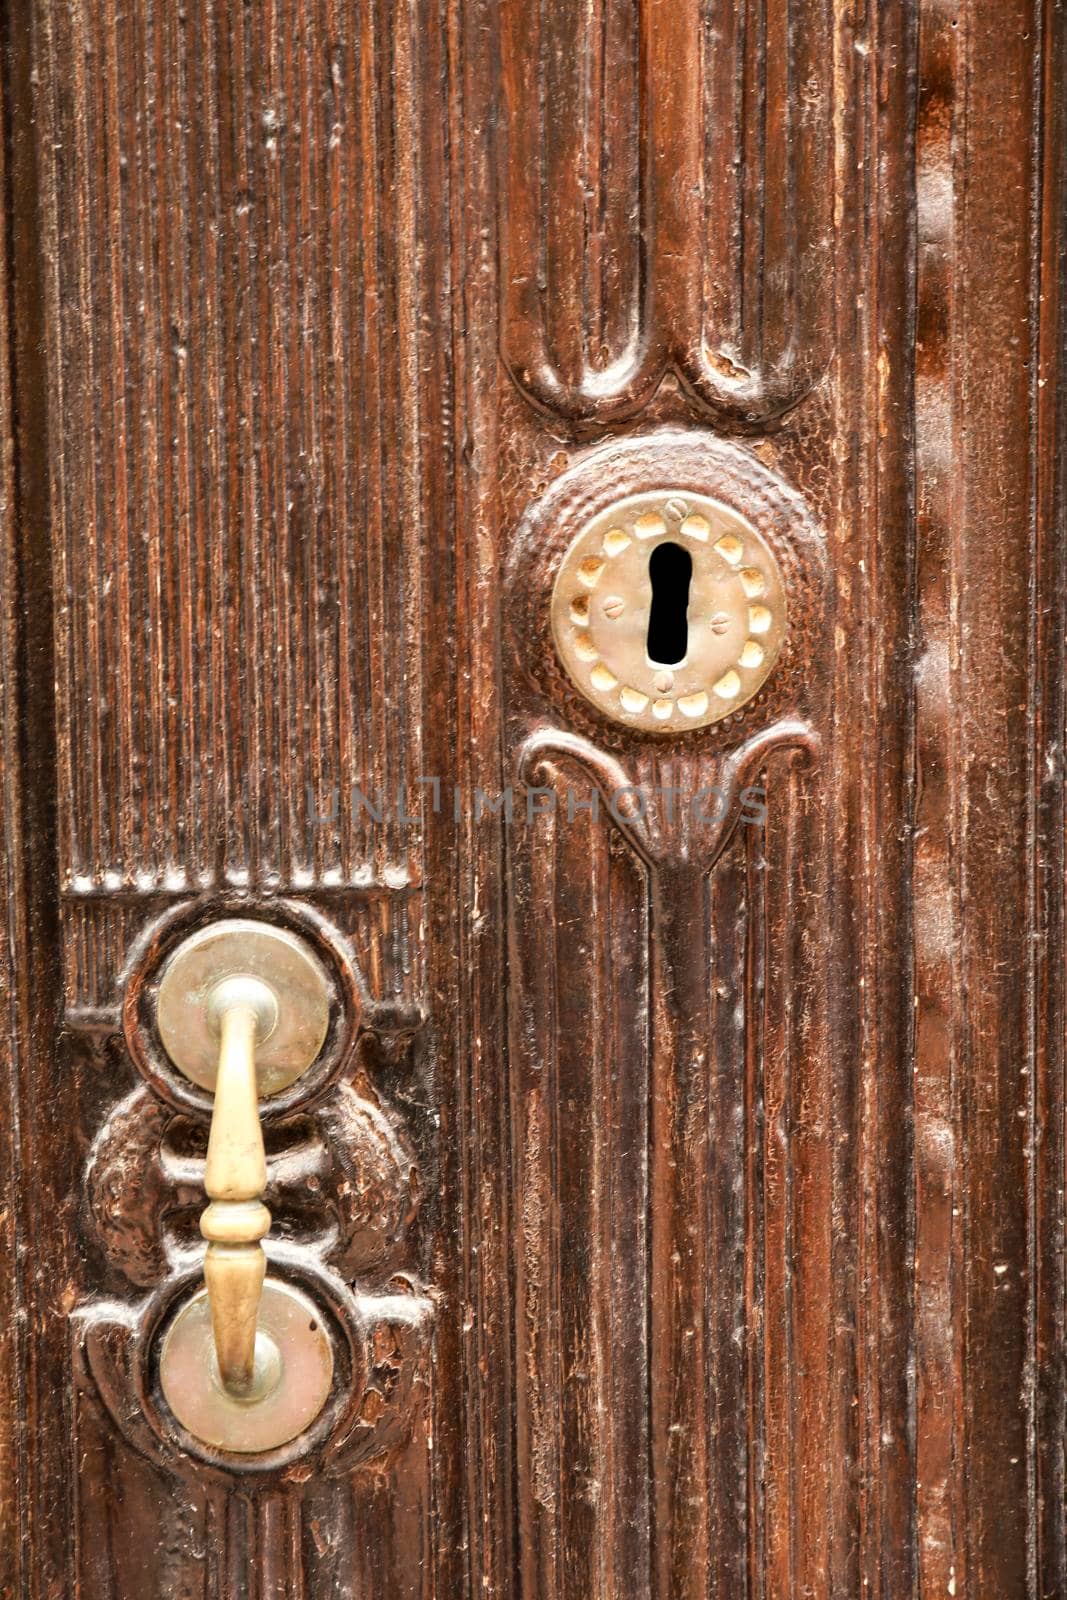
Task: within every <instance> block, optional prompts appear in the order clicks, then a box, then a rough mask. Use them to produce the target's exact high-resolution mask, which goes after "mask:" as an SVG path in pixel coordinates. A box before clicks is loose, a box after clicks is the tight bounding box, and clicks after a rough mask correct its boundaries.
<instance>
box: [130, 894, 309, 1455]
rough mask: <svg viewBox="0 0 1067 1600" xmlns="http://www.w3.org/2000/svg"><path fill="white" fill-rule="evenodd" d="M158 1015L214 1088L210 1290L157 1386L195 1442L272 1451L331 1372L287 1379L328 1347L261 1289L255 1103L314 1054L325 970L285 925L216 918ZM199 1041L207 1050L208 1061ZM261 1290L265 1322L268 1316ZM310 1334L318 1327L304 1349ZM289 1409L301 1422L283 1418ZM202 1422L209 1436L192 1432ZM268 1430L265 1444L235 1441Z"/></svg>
mask: <svg viewBox="0 0 1067 1600" xmlns="http://www.w3.org/2000/svg"><path fill="white" fill-rule="evenodd" d="M157 1019H158V1024H159V1031H160V1037H161V1039H162V1041H163V1044H164V1047H165V1048H166V1050H167V1053H168V1054H169V1055H170V1057H171V1059H172V1061H173V1062H174V1064H175V1065H176V1066H177V1067H178V1068H179V1069H180V1070H181V1071H182V1072H183V1073H185V1074H186V1075H187V1076H188V1077H190V1078H192V1079H193V1080H194V1081H195V1082H198V1083H201V1084H204V1085H205V1086H206V1087H214V1090H215V1105H214V1110H213V1113H212V1118H211V1132H210V1135H209V1138H208V1150H207V1164H206V1167H205V1174H204V1187H205V1190H206V1192H207V1195H208V1199H209V1202H210V1203H209V1205H208V1206H207V1208H206V1210H205V1211H204V1213H203V1215H202V1217H201V1219H200V1231H201V1233H202V1234H203V1236H204V1238H205V1239H206V1240H207V1241H208V1243H207V1252H206V1255H205V1259H204V1279H205V1283H206V1290H205V1291H204V1292H203V1293H202V1294H201V1295H198V1296H196V1297H195V1299H194V1300H193V1301H191V1302H190V1304H189V1305H188V1306H187V1307H185V1308H184V1310H183V1311H182V1312H181V1313H180V1314H179V1316H178V1318H177V1319H176V1320H175V1323H174V1325H173V1327H172V1330H171V1333H170V1335H169V1336H168V1338H167V1340H166V1342H165V1345H164V1349H163V1353H162V1358H161V1377H162V1383H163V1389H164V1393H165V1395H166V1397H167V1401H168V1403H169V1404H170V1406H171V1409H172V1410H173V1411H174V1414H175V1416H177V1417H178V1419H179V1421H181V1422H183V1423H184V1425H185V1426H186V1427H188V1428H189V1430H190V1432H192V1433H195V1434H196V1435H197V1437H198V1438H201V1439H205V1440H208V1438H209V1434H210V1440H209V1442H212V1443H215V1444H218V1445H220V1447H222V1448H225V1449H230V1450H237V1451H241V1450H246V1449H256V1450H258V1449H267V1448H271V1446H272V1445H277V1444H280V1443H283V1442H284V1441H285V1440H287V1439H289V1438H292V1437H293V1435H294V1433H296V1432H299V1431H300V1430H301V1429H302V1428H304V1427H306V1426H307V1424H308V1423H309V1422H310V1421H312V1420H313V1418H314V1417H315V1416H316V1415H317V1414H318V1412H319V1410H320V1409H321V1407H322V1404H323V1401H324V1400H325V1396H326V1393H327V1392H328V1388H329V1384H328V1381H327V1384H326V1388H325V1389H322V1387H321V1384H319V1383H318V1382H315V1383H313V1384H312V1385H311V1387H310V1388H308V1389H306V1391H305V1390H303V1389H301V1392H300V1393H296V1392H294V1386H296V1388H301V1386H302V1385H303V1384H304V1379H305V1377H306V1375H307V1373H309V1372H310V1373H311V1374H312V1375H321V1373H322V1372H323V1370H324V1368H325V1366H330V1367H331V1368H332V1356H331V1355H330V1352H329V1341H328V1339H327V1338H326V1335H325V1333H324V1332H323V1331H322V1329H321V1327H319V1326H318V1325H317V1322H316V1325H315V1326H314V1327H312V1326H310V1325H309V1326H308V1327H302V1325H301V1320H300V1318H299V1317H297V1318H296V1320H295V1322H294V1321H293V1319H292V1318H291V1317H290V1316H288V1314H287V1313H286V1315H281V1313H280V1312H279V1310H278V1308H279V1306H280V1305H282V1301H284V1306H285V1307H287V1306H288V1305H289V1301H287V1300H285V1299H284V1297H285V1295H288V1294H289V1292H290V1291H289V1290H288V1289H287V1287H286V1286H284V1285H281V1284H277V1283H272V1282H267V1283H266V1285H265V1281H264V1280H265V1278H266V1265H267V1263H266V1257H265V1255H264V1252H263V1247H262V1244H261V1243H260V1241H261V1240H262V1238H263V1237H264V1235H265V1234H266V1233H267V1232H268V1231H269V1229H270V1212H269V1211H268V1210H267V1208H266V1206H265V1205H264V1204H263V1193H264V1190H265V1188H266V1183H267V1165H266V1155H265V1151H264V1146H263V1132H262V1128H261V1125H260V1118H259V1105H258V1101H259V1094H260V1092H261V1091H262V1092H265V1093H271V1092H273V1093H277V1092H278V1091H279V1090H281V1089H283V1088H286V1087H288V1085H289V1084H291V1083H292V1082H294V1081H295V1080H296V1079H297V1078H298V1077H299V1076H300V1074H301V1073H302V1072H304V1071H306V1070H307V1068H308V1067H309V1066H310V1065H311V1063H312V1062H313V1061H314V1060H315V1057H316V1056H317V1055H318V1052H319V1050H320V1049H321V1047H322V1043H323V1040H324V1038H325V1036H326V1029H327V1023H328V1020H329V987H328V983H327V979H326V976H325V973H324V972H323V970H322V968H321V967H320V965H319V963H318V961H317V960H316V959H315V957H314V956H313V955H312V954H311V953H310V951H308V950H307V949H306V948H305V946H304V945H303V944H302V943H301V942H300V941H299V940H298V939H296V938H295V937H294V936H293V935H292V934H290V933H287V932H286V931H285V930H283V929H279V928H276V927H273V926H272V925H270V924H268V923H259V922H253V921H251V920H244V919H232V920H230V921H227V922H219V923H215V924H213V925H212V926H211V927H208V928H205V929H201V930H200V931H199V932H198V933H196V934H194V935H193V936H192V937H191V938H190V939H188V940H187V941H186V942H185V943H184V944H183V945H181V946H180V947H179V949H178V950H177V951H176V952H175V954H174V955H173V957H172V958H171V960H170V961H169V962H168V964H167V966H166V968H165V969H164V972H163V976H162V978H161V980H160V985H159V996H158V1001H157ZM207 1041H211V1042H212V1043H213V1046H214V1048H213V1051H212V1056H213V1062H212V1064H211V1065H209V1058H208V1056H207V1054H206V1042H207ZM264 1077H266V1079H267V1083H266V1084H264V1082H263V1078H264ZM293 1292H294V1293H295V1291H293ZM279 1295H281V1296H282V1301H279V1298H278V1297H279ZM268 1297H269V1303H270V1305H272V1306H274V1308H275V1315H274V1316H273V1322H272V1321H271V1319H267V1321H266V1322H265V1321H264V1316H263V1308H264V1307H265V1306H266V1305H267V1304H268ZM205 1317H206V1318H207V1323H205V1322H204V1318H205ZM279 1319H280V1320H279ZM202 1324H203V1326H207V1325H208V1324H209V1325H210V1348H207V1347H205V1350H204V1352H203V1354H204V1357H205V1358H204V1360H203V1362H202V1363H201V1365H200V1367H199V1368H196V1367H195V1365H194V1367H192V1368H190V1351H191V1350H193V1349H197V1350H199V1349H200V1346H201V1344H202V1342H203V1340H202ZM274 1325H277V1326H284V1327H285V1328H286V1329H287V1330H289V1331H288V1332H287V1334H286V1337H287V1339H290V1344H285V1343H279V1342H278V1339H277V1337H276V1336H275V1333H276V1331H277V1328H276V1327H275V1333H272V1331H271V1329H272V1326H274ZM294 1327H295V1328H296V1329H297V1331H298V1333H299V1335H300V1340H301V1341H302V1342H301V1343H300V1351H301V1354H300V1359H299V1361H296V1360H295V1359H294V1356H295V1351H294V1349H293V1348H292V1347H291V1337H292V1328H294ZM309 1333H315V1334H316V1338H315V1340H313V1346H314V1348H313V1349H312V1350H311V1351H310V1352H309V1350H308V1349H306V1348H305V1346H306V1345H307V1338H306V1335H307V1334H309ZM320 1345H323V1346H324V1347H325V1355H324V1354H323V1352H322V1350H321V1349H320V1348H319V1346H320ZM209 1357H210V1359H208V1358H209ZM302 1375H303V1376H302ZM190 1385H191V1386H192V1387H190ZM234 1406H237V1407H238V1408H241V1407H243V1408H246V1409H247V1408H251V1409H254V1410H256V1411H257V1412H259V1411H260V1409H261V1408H262V1407H264V1406H265V1407H266V1408H267V1409H266V1412H264V1413H263V1415H262V1416H260V1418H259V1421H258V1422H257V1423H256V1424H255V1425H253V1426H249V1425H248V1423H247V1417H246V1411H242V1410H240V1409H238V1411H236V1412H235V1411H234V1409H233V1408H234ZM268 1417H269V1418H271V1419H273V1420H271V1421H267V1420H266V1418H268ZM297 1418H299V1419H301V1420H300V1422H299V1426H298V1427H297V1426H292V1425H293V1423H294V1420H295V1419H297ZM235 1419H237V1420H235ZM241 1419H243V1420H241ZM205 1426H206V1427H208V1430H209V1432H208V1433H205V1432H203V1431H201V1429H202V1428H203V1427H205ZM290 1427H292V1431H290V1432H284V1431H283V1432H282V1433H281V1436H280V1437H276V1435H278V1434H279V1430H284V1429H288V1428H290ZM267 1435H269V1436H270V1444H264V1443H255V1444H244V1443H241V1442H239V1441H240V1440H243V1439H250V1438H252V1439H256V1440H262V1439H263V1438H265V1437H266V1436H267Z"/></svg>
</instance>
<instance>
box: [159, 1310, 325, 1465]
mask: <svg viewBox="0 0 1067 1600" xmlns="http://www.w3.org/2000/svg"><path fill="white" fill-rule="evenodd" d="M256 1362H257V1367H258V1368H259V1370H260V1377H259V1380H258V1381H259V1387H258V1389H257V1392H256V1394H255V1395H254V1396H252V1397H246V1398H243V1399H242V1398H240V1397H239V1396H237V1395H234V1394H232V1393H231V1392H230V1391H229V1390H228V1389H227V1388H226V1387H225V1385H224V1384H223V1382H222V1379H221V1376H220V1374H219V1371H218V1366H217V1363H216V1360H215V1340H214V1335H213V1332H212V1316H211V1307H210V1306H209V1303H208V1294H207V1291H206V1290H205V1289H201V1290H200V1291H199V1292H198V1293H197V1294H195V1295H193V1297H192V1299H191V1300H188V1301H186V1303H185V1305H184V1306H183V1307H182V1308H181V1310H180V1311H179V1312H178V1315H177V1316H176V1317H175V1319H174V1321H173V1322H172V1323H171V1325H170V1327H169V1328H168V1330H167V1332H166V1335H165V1336H164V1340H163V1349H162V1353H161V1356H160V1379H161V1382H162V1385H163V1393H164V1395H165V1396H166V1400H167V1404H168V1405H169V1406H170V1409H171V1410H172V1411H173V1413H174V1415H175V1416H176V1417H177V1419H178V1421H179V1422H180V1423H181V1425H182V1427H183V1428H185V1429H187V1430H188V1432H189V1433H191V1434H192V1435H193V1437H194V1438H195V1439H199V1440H200V1441H201V1442H202V1443H203V1444H208V1445H212V1446H214V1447H215V1449H217V1450H227V1451H232V1452H234V1453H235V1454H238V1455H255V1454H258V1453H261V1452H263V1451H266V1450H277V1449H278V1448H279V1447H280V1446H281V1445H283V1444H288V1442H289V1440H290V1439H295V1438H296V1436H297V1434H299V1433H303V1431H304V1429H305V1428H307V1427H309V1426H310V1424H311V1423H312V1422H314V1420H315V1418H316V1417H317V1416H318V1415H319V1412H320V1411H321V1410H322V1408H323V1406H324V1405H325V1404H326V1401H327V1399H328V1398H329V1394H330V1388H331V1385H332V1382H333V1350H332V1347H331V1344H330V1340H329V1336H328V1334H327V1332H326V1328H325V1326H324V1323H323V1320H322V1314H321V1312H320V1311H319V1310H318V1307H317V1306H316V1305H315V1303H314V1301H313V1300H311V1299H310V1297H309V1296H308V1295H306V1294H304V1293H303V1291H302V1290H300V1289H296V1288H294V1287H293V1285H292V1284H289V1283H281V1282H279V1281H278V1280H277V1279H276V1278H268V1279H267V1281H266V1283H265V1284H264V1286H263V1298H262V1300H261V1301H260V1307H259V1331H258V1333H257V1336H256Z"/></svg>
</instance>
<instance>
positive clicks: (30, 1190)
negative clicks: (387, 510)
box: [0, 10, 72, 1600]
mask: <svg viewBox="0 0 1067 1600" xmlns="http://www.w3.org/2000/svg"><path fill="white" fill-rule="evenodd" d="M37 52H38V38H37V33H36V28H35V26H34V24H33V21H32V19H31V17H29V16H27V15H21V16H19V15H15V14H13V13H12V12H11V11H10V10H8V11H5V12H4V13H3V16H2V17H0V274H2V278H3V287H2V292H0V869H2V878H3V894H4V905H5V913H4V919H3V934H2V936H0V1030H2V1031H0V1104H2V1105H3V1115H2V1117H0V1121H2V1123H3V1132H2V1136H0V1137H2V1143H0V1154H2V1159H0V1269H2V1276H3V1285H4V1289H3V1293H2V1295H0V1477H2V1487H0V1529H2V1530H3V1537H0V1588H2V1589H3V1590H4V1592H5V1593H10V1594H11V1595H12V1596H13V1597H15V1596H18V1597H19V1600H38V1597H43V1596H44V1595H46V1594H47V1593H49V1592H58V1591H60V1590H61V1589H62V1588H64V1587H65V1586H66V1584H67V1580H68V1577H69V1572H70V1567H69V1558H70V1546H71V1531H70V1527H69V1521H68V1518H67V1516H66V1507H67V1505H68V1504H69V1500H70V1496H71V1491H72V1483H71V1468H72V1463H71V1461H70V1459H69V1455H68V1449H67V1444H66V1441H67V1440H68V1439H69V1437H70V1422H71V1395H70V1386H69V1374H68V1372H67V1370H66V1368H65V1364H64V1359H63V1350H64V1345H65V1334H64V1330H63V1328H62V1326H61V1323H60V1322H59V1319H57V1318H55V1317H53V1316H51V1315H50V1313H51V1311H52V1307H53V1303H54V1298H55V1294H56V1286H57V1285H59V1284H62V1283H63V1282H64V1281H66V1274H67V1272H68V1271H69V1244H70V1240H69V1235H67V1236H65V1235H64V1231H63V1225H62V1224H63V1222H65V1221H69V1206H68V1205H67V1198H68V1197H67V1193H66V1176H65V1174H57V1173H56V1172H55V1171H54V1170H53V1169H52V1168H51V1166H50V1164H49V1161H48V1155H49V1152H50V1148H51V1146H50V1137H51V1134H52V1131H53V1130H54V1128H55V1126H56V1125H59V1126H63V1125H64V1121H65V1119H67V1118H69V1113H70V1097H69V1086H68V1084H67V1083H66V1080H65V1077H64V1075H63V1074H62V1072H61V1070H60V1068H59V1064H58V1062H57V1060H56V1050H55V1030H56V1025H57V996H58V990H59V974H58V970H57V964H58V949H59V939H58V931H57V927H56V916H55V896H56V866H55V850H56V814H55V787H54V785H55V737H54V730H55V675H56V665H55V657H54V652H53V648H52V625H53V604H54V600H53V595H54V591H53V572H52V566H51V559H50V551H49V544H48V491H49V477H50V473H51V471H52V470H53V468H52V463H51V461H50V458H49V456H48V454H47V451H46V449H45V445H44V441H45V438H46V435H47V427H48V417H49V405H50V401H51V395H50V392H49V390H48V386H47V384H46V379H45V373H44V371H43V365H42V361H41V348H42V343H43V329H44V315H45V312H44V304H45V292H46V284H45V278H46V274H47V263H46V262H45V261H44V260H43V259H42V256H41V253H40V227H41V218H40V210H39V207H40V205H41V199H42V197H41V193H40V188H39V159H40V149H39V145H38V144H37V141H36V140H35V139H34V138H33V137H32V136H31V135H30V134H29V132H28V130H29V129H30V128H31V127H33V125H34V118H35V115H36V112H37V104H38V101H37V93H36V79H35V69H36V66H37V60H38V54H37ZM57 1218H59V1219H60V1222H61V1225H60V1228H59V1229H58V1230H57V1229H56V1227H55V1222H56V1219H57Z"/></svg>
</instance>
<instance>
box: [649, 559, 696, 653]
mask: <svg viewBox="0 0 1067 1600" xmlns="http://www.w3.org/2000/svg"><path fill="white" fill-rule="evenodd" d="M648 577H649V582H650V583H651V585H652V604H651V606H650V608H649V612H648V641H647V644H646V649H647V650H648V659H649V660H650V661H654V662H655V663H656V665H657V666H661V667H674V666H677V665H678V662H679V661H684V660H685V653H686V651H687V650H688V649H689V618H688V615H687V613H688V611H689V584H690V581H691V580H692V577H693V558H692V556H691V555H690V554H689V551H688V550H685V549H683V548H682V546H681V545H680V544H671V543H667V544H658V545H657V546H656V548H655V549H654V550H653V552H652V554H651V556H650V557H649V560H648Z"/></svg>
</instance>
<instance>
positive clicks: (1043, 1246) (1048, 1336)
mask: <svg viewBox="0 0 1067 1600" xmlns="http://www.w3.org/2000/svg"><path fill="white" fill-rule="evenodd" d="M1041 22H1042V43H1043V50H1044V54H1043V62H1042V81H1041V105H1042V111H1043V118H1042V144H1041V150H1040V160H1039V169H1038V174H1037V175H1038V179H1039V181H1040V191H1039V194H1040V218H1039V225H1040V246H1041V248H1040V258H1039V260H1040V265H1039V279H1038V284H1037V289H1038V293H1037V294H1036V295H1035V296H1034V301H1033V304H1034V313H1035V316H1036V318H1037V362H1036V365H1035V370H1034V378H1035V381H1036V394H1035V402H1034V409H1035V459H1034V470H1035V526H1036V531H1037V537H1038V543H1037V549H1036V551H1035V561H1034V576H1035V588H1036V597H1037V599H1038V604H1037V605H1036V606H1035V611H1034V657H1035V668H1036V675H1037V684H1038V685H1039V688H1038V695H1037V701H1036V706H1035V726H1034V729H1033V735H1032V746H1031V757H1032V761H1033V764H1034V765H1033V792H1034V797H1035V802H1036V818H1035V823H1036V842H1037V860H1036V863H1035V865H1036V882H1035V900H1036V905H1035V923H1036V930H1037V931H1038V932H1039V934H1040V937H1039V938H1038V939H1037V940H1036V941H1035V948H1034V959H1035V966H1036V970H1035V975H1034V977H1035V981H1034V991H1033V1001H1034V1007H1035V1011H1036V1023H1037V1027H1036V1038H1035V1054H1034V1072H1035V1077H1034V1141H1035V1143H1034V1150H1035V1156H1034V1189H1035V1206H1034V1217H1033V1228H1034V1235H1035V1238H1034V1250H1035V1270H1034V1283H1033V1296H1034V1306H1035V1316H1034V1351H1033V1359H1034V1363H1035V1372H1036V1375H1037V1392H1036V1396H1035V1401H1036V1405H1035V1416H1034V1422H1035V1431H1036V1436H1037V1437H1036V1446H1037V1448H1036V1451H1035V1459H1034V1463H1033V1478H1034V1482H1033V1488H1032V1493H1033V1496H1034V1504H1035V1505H1036V1507H1037V1514H1036V1519H1035V1527H1034V1535H1033V1561H1034V1565H1035V1568H1036V1574H1037V1587H1036V1593H1037V1594H1039V1595H1041V1596H1044V1595H1048V1594H1053V1593H1055V1592H1056V1591H1057V1590H1062V1589H1067V1537H1065V1534H1067V1530H1065V1519H1064V1503H1065V1483H1064V1450H1063V1440H1064V1437H1065V1434H1067V1374H1065V1360H1067V1316H1065V1284H1064V1259H1063V1233H1064V1195H1065V1192H1067V1165H1065V1163H1067V1156H1065V1141H1064V1116H1063V1107H1064V1103H1065V1079H1064V1044H1063V1019H1064V971H1063V948H1064V936H1065V918H1064V838H1065V806H1064V787H1063V771H1064V758H1063V753H1062V749H1061V751H1060V755H1059V759H1058V760H1057V759H1056V758H1055V755H1054V752H1055V751H1056V747H1057V743H1058V741H1059V740H1060V739H1061V737H1062V734H1063V729H1064V684H1065V682H1067V647H1065V618H1064V593H1065V589H1067V565H1065V545H1067V539H1065V509H1064V481H1065V480H1064V464H1065V450H1067V428H1065V418H1064V397H1063V392H1062V390H1063V378H1062V360H1063V349H1064V340H1065V337H1067V327H1065V317H1064V293H1063V282H1064V252H1065V243H1064V223H1063V219H1064V215H1065V213H1067V155H1065V149H1067V128H1065V106H1064V96H1063V88H1062V86H1063V74H1064V69H1065V62H1067V25H1065V19H1064V12H1063V9H1062V6H1061V5H1060V4H1058V3H1057V0H1047V3H1046V4H1044V5H1043V6H1042V16H1041ZM1043 596H1054V597H1057V599H1058V604H1056V605H1051V606H1050V605H1048V603H1047V602H1046V603H1045V604H1042V603H1040V602H1041V597H1043Z"/></svg>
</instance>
